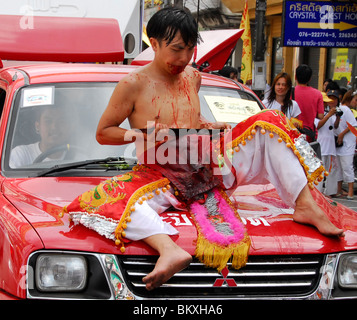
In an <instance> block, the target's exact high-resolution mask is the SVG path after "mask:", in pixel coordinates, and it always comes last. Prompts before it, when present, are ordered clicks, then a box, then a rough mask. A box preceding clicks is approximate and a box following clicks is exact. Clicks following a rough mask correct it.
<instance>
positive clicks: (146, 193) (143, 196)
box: [115, 178, 170, 253]
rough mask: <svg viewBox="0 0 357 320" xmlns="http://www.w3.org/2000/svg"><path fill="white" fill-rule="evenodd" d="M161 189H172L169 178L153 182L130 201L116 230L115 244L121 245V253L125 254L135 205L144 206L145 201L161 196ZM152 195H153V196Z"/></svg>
mask: <svg viewBox="0 0 357 320" xmlns="http://www.w3.org/2000/svg"><path fill="white" fill-rule="evenodd" d="M159 188H162V190H163V192H164V189H166V190H167V189H170V181H169V179H167V178H163V179H160V180H157V181H154V182H151V183H149V184H147V185H145V186H143V187H141V188H140V189H138V190H136V191H135V192H134V193H133V194H132V195H131V197H130V199H129V200H128V202H127V204H126V207H125V209H124V212H123V214H122V216H121V218H120V221H119V223H118V226H117V227H116V229H115V237H116V240H115V244H116V245H121V249H120V250H121V252H122V253H124V252H125V247H124V241H123V238H125V236H126V233H125V229H126V228H127V223H128V222H130V221H131V218H130V214H131V213H132V212H134V211H135V204H136V202H138V203H139V204H142V203H143V202H144V201H146V200H148V199H151V198H152V197H153V196H154V193H155V194H160V190H159ZM151 194H152V195H151Z"/></svg>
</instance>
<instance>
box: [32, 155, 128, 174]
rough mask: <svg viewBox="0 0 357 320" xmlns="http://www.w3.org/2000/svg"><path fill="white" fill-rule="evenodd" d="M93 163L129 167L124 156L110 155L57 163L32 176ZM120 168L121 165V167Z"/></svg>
mask: <svg viewBox="0 0 357 320" xmlns="http://www.w3.org/2000/svg"><path fill="white" fill-rule="evenodd" d="M91 164H103V165H107V166H106V168H108V167H109V168H110V167H111V166H118V165H119V166H120V165H127V166H128V167H129V163H128V162H127V161H126V160H125V158H122V157H108V158H104V159H92V160H84V161H77V162H71V163H64V164H57V165H55V166H53V167H51V168H48V169H45V170H42V171H40V172H38V173H36V174H34V175H32V176H30V177H45V176H47V175H49V174H51V173H55V172H61V171H67V170H71V169H76V168H80V167H85V166H88V165H91ZM119 168H120V167H119Z"/></svg>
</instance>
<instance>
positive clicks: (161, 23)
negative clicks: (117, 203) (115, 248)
mask: <svg viewBox="0 0 357 320" xmlns="http://www.w3.org/2000/svg"><path fill="white" fill-rule="evenodd" d="M147 33H148V36H149V39H150V42H151V45H152V48H153V50H154V52H155V58H154V60H153V61H152V62H151V63H149V64H148V65H146V66H144V67H142V68H140V69H138V70H136V71H134V72H133V73H131V74H129V75H128V76H126V77H125V78H124V79H123V80H121V81H120V82H119V83H118V85H117V87H116V88H115V90H114V92H113V95H112V97H111V99H110V101H109V104H108V106H107V109H106V110H105V112H104V113H103V115H102V117H101V119H100V121H99V124H98V129H97V140H98V142H99V143H101V144H112V145H121V144H126V143H130V142H132V141H134V140H135V138H134V137H135V136H136V133H135V132H134V130H125V129H123V128H120V127H119V126H120V124H121V123H122V122H123V121H124V120H125V119H126V118H128V119H129V122H130V125H131V128H138V129H143V128H146V127H147V123H148V121H151V122H154V123H155V124H156V126H155V131H156V132H157V131H158V130H160V129H162V128H197V129H199V128H211V129H218V128H228V126H227V125H226V124H224V123H209V122H207V121H206V120H205V119H204V118H203V117H202V116H201V113H200V103H199V97H198V90H199V88H200V83H201V78H200V74H199V72H198V71H197V70H195V69H193V68H191V67H190V66H188V64H189V62H190V60H191V57H192V55H193V52H194V47H195V45H196V44H197V40H198V38H199V36H198V29H197V25H196V23H195V21H194V19H193V18H192V16H191V15H190V14H189V13H187V12H185V11H183V10H180V9H173V8H165V9H162V10H160V11H159V12H158V13H156V14H155V15H154V16H153V17H152V18H151V20H150V21H149V23H148V25H147ZM155 131H154V133H155ZM293 219H294V220H295V221H296V222H299V223H306V224H311V225H313V226H315V227H316V228H317V229H318V230H319V231H320V232H321V233H322V234H325V235H329V236H336V235H337V236H338V235H343V230H342V229H339V228H337V227H336V226H334V225H333V224H332V223H331V222H330V221H329V219H328V218H327V216H326V215H325V214H324V212H323V211H322V210H321V209H320V208H319V207H318V206H317V204H316V203H315V201H314V199H313V198H312V196H311V193H310V190H309V188H308V186H307V185H305V187H304V188H303V189H302V191H301V193H300V194H299V195H298V197H297V199H296V207H295V213H294V215H293ZM143 241H144V242H146V243H147V244H148V245H150V246H151V247H152V248H154V249H156V250H157V251H158V252H159V255H160V257H159V259H158V261H157V263H156V266H155V268H154V270H153V271H152V272H151V273H149V274H148V275H147V276H146V277H144V278H143V282H144V283H146V288H147V289H148V290H152V289H154V288H156V287H159V286H160V285H162V284H163V283H165V282H166V281H167V280H168V279H169V278H171V277H172V276H173V275H174V274H175V273H176V272H178V271H180V270H181V269H183V268H185V267H187V266H188V265H189V263H190V262H191V259H192V258H191V255H189V254H188V253H187V252H186V251H184V250H183V249H181V248H180V247H178V246H177V245H176V244H175V243H174V242H173V241H172V239H171V238H170V236H168V235H167V234H156V235H153V236H149V237H147V238H145V239H143Z"/></svg>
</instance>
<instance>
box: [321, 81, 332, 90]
mask: <svg viewBox="0 0 357 320" xmlns="http://www.w3.org/2000/svg"><path fill="white" fill-rule="evenodd" d="M331 81H332V79H325V81H324V83H323V84H322V92H327V90H326V87H327V85H328V84H329V83H330V82H331Z"/></svg>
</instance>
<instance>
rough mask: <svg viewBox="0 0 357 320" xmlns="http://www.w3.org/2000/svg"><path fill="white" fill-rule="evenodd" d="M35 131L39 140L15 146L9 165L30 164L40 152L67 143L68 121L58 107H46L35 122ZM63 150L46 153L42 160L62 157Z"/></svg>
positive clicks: (21, 165)
mask: <svg viewBox="0 0 357 320" xmlns="http://www.w3.org/2000/svg"><path fill="white" fill-rule="evenodd" d="M35 129H36V132H37V133H38V134H39V136H40V141H38V142H35V143H33V144H29V145H19V146H16V147H15V148H14V149H13V150H12V151H11V156H10V163H9V164H10V167H11V168H19V167H23V166H27V165H31V164H32V163H33V162H34V160H35V159H36V158H37V157H38V156H39V155H41V154H42V153H44V152H46V151H48V150H50V149H52V148H54V147H56V146H61V145H62V146H63V145H65V144H67V143H68V140H69V137H70V130H69V122H68V121H67V119H66V118H65V112H63V110H62V109H61V108H59V107H55V106H50V107H46V108H45V109H44V110H43V111H42V112H41V114H40V116H39V118H38V120H37V121H36V122H35ZM64 155H65V152H63V150H62V151H58V152H55V150H54V152H53V153H52V154H49V155H48V158H46V159H44V160H43V161H49V160H54V159H62V158H63V157H64Z"/></svg>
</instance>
